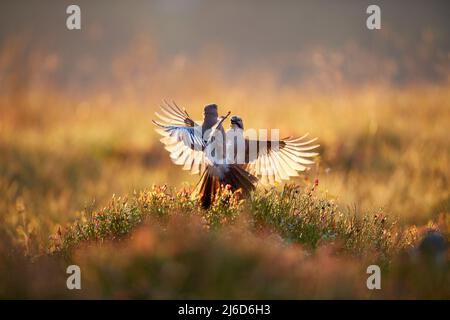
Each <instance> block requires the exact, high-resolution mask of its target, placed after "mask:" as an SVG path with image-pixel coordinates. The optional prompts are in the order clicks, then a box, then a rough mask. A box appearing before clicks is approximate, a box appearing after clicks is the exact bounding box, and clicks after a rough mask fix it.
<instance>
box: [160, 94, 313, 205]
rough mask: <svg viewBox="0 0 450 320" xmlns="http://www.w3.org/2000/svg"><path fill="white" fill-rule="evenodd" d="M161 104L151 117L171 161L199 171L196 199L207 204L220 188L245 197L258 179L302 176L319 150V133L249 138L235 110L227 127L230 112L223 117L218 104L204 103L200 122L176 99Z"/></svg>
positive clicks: (270, 180) (272, 180) (271, 180)
mask: <svg viewBox="0 0 450 320" xmlns="http://www.w3.org/2000/svg"><path fill="white" fill-rule="evenodd" d="M160 107H161V109H160V112H155V115H156V116H157V117H158V118H159V120H152V122H153V124H154V125H155V126H156V128H155V130H156V131H157V132H158V133H159V134H160V135H161V136H162V138H161V139H160V141H161V142H162V143H163V144H164V146H165V149H166V150H167V151H168V152H169V154H170V158H171V160H172V161H173V163H174V164H176V165H180V166H182V169H183V170H188V171H190V172H191V174H199V175H200V180H199V182H198V183H197V185H196V187H195V188H194V191H193V192H192V198H193V199H196V200H199V201H200V203H201V206H202V207H203V208H205V209H207V208H209V207H210V206H211V205H212V203H213V202H214V200H215V199H216V198H217V195H218V193H219V192H220V189H221V188H222V187H228V188H229V189H230V190H231V191H232V192H236V191H239V193H240V194H242V196H244V197H246V196H248V195H250V194H251V192H252V191H254V190H255V189H256V186H257V184H258V183H261V184H263V185H266V184H269V185H273V184H275V183H277V182H281V181H283V180H289V178H290V177H294V176H298V175H299V174H298V172H301V171H305V170H306V169H307V168H308V166H309V165H311V164H313V163H314V162H313V160H311V158H313V157H315V156H317V155H318V153H316V152H313V150H315V149H316V148H317V147H319V145H317V144H313V143H314V142H315V141H316V140H317V138H314V139H309V140H308V139H306V138H307V136H308V134H305V135H303V136H301V137H299V138H292V137H287V138H284V139H277V138H275V139H272V140H266V139H259V138H258V137H257V136H254V137H247V136H246V135H245V134H244V123H243V120H242V118H241V117H239V116H237V115H234V116H232V117H231V118H230V128H229V129H228V130H227V131H225V129H224V127H223V123H224V121H225V120H226V119H227V118H228V117H229V116H230V114H231V112H228V113H227V114H226V115H224V116H220V117H219V113H218V106H217V104H215V103H211V104H207V105H206V106H205V107H204V112H203V122H202V123H198V122H196V121H194V120H193V119H192V118H191V117H190V115H189V113H188V112H187V111H186V109H184V108H181V107H179V106H178V105H177V104H176V103H175V102H174V101H172V102H171V103H169V102H167V101H166V100H163V103H162V104H161V105H160ZM246 133H247V132H246Z"/></svg>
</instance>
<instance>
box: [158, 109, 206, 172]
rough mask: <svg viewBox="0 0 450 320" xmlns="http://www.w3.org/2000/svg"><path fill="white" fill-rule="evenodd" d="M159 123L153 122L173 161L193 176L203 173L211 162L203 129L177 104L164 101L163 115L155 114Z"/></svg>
mask: <svg viewBox="0 0 450 320" xmlns="http://www.w3.org/2000/svg"><path fill="white" fill-rule="evenodd" d="M155 114H156V116H157V117H158V118H159V119H160V120H159V121H155V120H152V122H153V123H154V124H155V125H156V126H157V128H156V132H158V133H159V134H161V135H162V136H163V138H161V142H162V143H163V144H164V145H165V149H166V150H167V151H169V152H170V158H171V159H172V161H173V162H174V163H175V164H177V165H181V166H183V170H190V171H191V173H192V174H198V173H201V172H203V170H204V168H205V167H206V164H207V163H208V162H209V160H208V159H207V158H206V156H205V152H204V149H205V147H206V146H205V142H204V141H203V139H202V127H201V125H199V124H197V123H196V122H195V121H194V120H192V119H191V117H190V116H189V114H188V113H187V112H186V110H184V109H181V108H180V107H179V106H178V105H177V104H176V103H175V102H172V103H168V102H167V101H165V100H164V101H163V104H162V105H161V113H158V112H155Z"/></svg>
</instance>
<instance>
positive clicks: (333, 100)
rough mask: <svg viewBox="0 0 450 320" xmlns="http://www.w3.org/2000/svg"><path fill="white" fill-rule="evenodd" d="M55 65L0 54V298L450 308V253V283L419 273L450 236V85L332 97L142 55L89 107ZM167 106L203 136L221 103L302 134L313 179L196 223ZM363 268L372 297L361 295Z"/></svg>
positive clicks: (146, 49) (206, 62) (120, 68)
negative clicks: (434, 239)
mask: <svg viewBox="0 0 450 320" xmlns="http://www.w3.org/2000/svg"><path fill="white" fill-rule="evenodd" d="M142 57H145V59H141V58H142ZM142 61H145V63H142ZM60 63H61V62H59V60H58V57H55V56H54V55H52V54H48V53H45V52H37V53H36V52H35V53H33V54H28V55H27V54H24V51H23V47H22V44H21V42H20V41H18V42H10V43H8V44H7V46H5V48H3V49H2V50H1V51H0V75H1V78H0V81H1V86H0V297H1V298H11V297H14V298H41V297H43V298H49V297H56V298H77V297H87V298H96V297H97V298H98V297H107V298H420V297H421V298H450V291H449V288H450V286H449V284H450V276H449V272H448V252H447V260H446V264H445V265H444V266H442V265H441V266H435V265H430V264H428V263H425V262H423V261H421V260H420V259H419V260H417V259H416V258H414V257H415V247H416V246H417V244H418V242H419V241H420V238H421V237H422V235H423V234H424V233H425V232H426V231H427V230H430V229H432V230H439V231H440V232H441V233H443V234H444V236H445V237H447V239H449V235H450V218H449V214H450V168H449V165H450V140H449V139H450V135H449V134H448V123H449V120H450V82H449V81H448V80H444V81H440V82H437V83H429V82H427V83H420V82H417V83H410V84H407V85H402V86H393V85H391V84H390V83H383V82H377V83H369V84H365V85H359V86H357V85H354V84H352V85H348V84H346V83H343V82H339V83H337V84H336V86H335V87H332V88H330V86H326V85H322V84H321V83H320V81H319V80H317V79H316V81H319V82H317V83H313V84H295V83H289V84H285V83H282V82H281V80H280V79H279V78H277V77H276V76H270V74H269V73H268V72H267V71H266V70H263V69H262V70H260V71H255V70H252V71H251V72H250V71H249V72H247V73H243V74H241V75H239V76H237V77H236V78H234V79H233V81H230V79H227V78H226V77H225V76H224V73H225V72H224V70H222V69H221V68H222V66H221V64H220V60H219V61H216V60H214V59H208V58H205V57H202V58H201V59H198V60H188V59H186V58H183V57H175V58H174V59H173V60H161V59H160V58H158V56H157V54H156V53H155V49H154V47H153V46H151V45H144V44H139V46H137V50H136V48H134V49H133V50H130V52H129V53H124V55H123V56H120V57H117V58H116V59H115V60H114V61H113V62H112V69H113V73H114V74H115V77H113V78H112V80H111V83H108V84H107V85H106V84H105V85H101V84H98V86H97V87H95V90H94V89H92V90H91V91H92V92H88V93H84V94H79V92H78V91H77V90H75V89H73V90H70V89H64V90H63V89H60V88H58V86H57V84H55V83H54V82H52V81H51V79H52V72H54V71H55V70H56V69H58V67H59V64H60ZM327 67H328V66H327ZM329 72H337V71H336V70H329ZM449 74H450V73H449ZM192 75H195V77H194V80H193V79H192ZM166 97H169V98H174V99H176V101H177V102H178V104H180V105H182V106H184V107H185V108H186V109H188V110H189V112H190V113H191V115H193V116H194V118H196V119H201V111H202V106H203V105H204V104H205V103H207V102H210V101H215V102H217V103H218V104H219V107H221V111H222V112H223V113H226V112H227V111H228V110H230V111H232V113H233V114H239V115H240V116H242V118H243V119H244V122H245V125H246V126H247V127H253V128H279V129H280V132H281V135H286V136H287V135H290V134H295V135H301V134H303V133H304V132H309V133H310V134H311V135H312V136H317V137H319V143H320V144H321V147H320V156H319V157H318V158H317V159H316V166H315V167H313V168H311V170H309V171H308V172H306V173H305V174H304V175H301V176H300V177H299V178H297V179H294V180H293V181H292V183H291V184H288V185H280V186H275V187H273V188H267V187H265V188H259V189H258V191H257V192H256V193H255V194H253V195H252V197H251V198H250V199H247V200H242V199H240V198H239V197H238V196H237V195H235V194H231V193H230V192H229V191H228V190H227V189H224V190H222V194H221V197H220V199H219V201H217V202H216V203H215V204H214V205H213V206H212V207H211V208H210V209H209V210H206V211H205V210H202V209H201V208H200V207H199V206H198V204H197V203H195V202H194V201H192V200H191V199H190V192H191V190H192V187H193V186H194V184H195V182H196V180H197V179H198V177H197V176H189V175H188V174H187V173H186V172H183V171H181V168H179V167H176V166H175V165H174V164H172V163H171V162H170V159H169V157H168V154H167V152H166V151H165V150H164V149H163V147H162V145H161V144H160V142H159V141H158V136H157V134H156V133H155V132H154V131H153V127H152V125H151V122H150V120H151V119H152V118H153V112H154V111H155V110H156V109H157V108H158V104H159V101H160V99H161V98H166ZM274 108H276V109H277V110H279V111H282V112H277V113H274V112H273V110H274ZM256 111H257V112H256ZM72 263H75V264H78V265H80V267H81V270H82V274H83V290H81V291H77V292H75V291H69V290H67V289H66V287H65V281H66V276H67V275H66V273H65V268H66V267H67V265H69V264H72ZM370 264H379V265H380V266H381V267H382V271H383V280H382V281H383V282H382V290H380V291H369V290H367V288H366V279H367V274H366V268H367V266H368V265H370ZM424 275H426V276H424Z"/></svg>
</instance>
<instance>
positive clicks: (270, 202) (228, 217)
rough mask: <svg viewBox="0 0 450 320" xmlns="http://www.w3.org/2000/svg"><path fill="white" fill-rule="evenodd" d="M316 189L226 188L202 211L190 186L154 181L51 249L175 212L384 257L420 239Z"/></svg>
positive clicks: (210, 223) (90, 217)
mask: <svg viewBox="0 0 450 320" xmlns="http://www.w3.org/2000/svg"><path fill="white" fill-rule="evenodd" d="M316 192H317V191H315V187H312V188H306V189H305V190H301V188H300V187H299V186H296V185H286V186H285V187H284V188H283V189H281V190H277V189H276V188H272V189H270V190H268V191H259V192H257V193H255V194H254V195H253V196H252V197H251V199H249V200H248V201H245V200H242V199H240V194H239V192H237V193H234V194H233V193H232V192H231V191H230V190H229V189H227V188H222V190H221V192H219V197H218V199H217V200H216V201H215V202H214V203H213V205H212V206H211V208H210V209H208V210H203V209H201V208H200V207H199V205H198V204H197V203H196V202H195V201H194V200H192V199H191V197H190V193H189V191H188V190H185V189H183V190H181V191H178V192H177V191H176V190H172V189H169V188H167V187H166V186H162V187H161V186H153V187H152V188H151V189H150V190H146V191H143V192H140V193H134V194H133V196H132V197H131V198H128V197H125V198H120V197H115V196H113V198H112V199H111V201H110V203H109V204H108V205H107V206H106V207H105V208H103V209H101V210H99V211H97V212H92V213H90V214H87V213H83V214H82V216H81V218H80V219H79V220H77V221H76V222H74V223H73V224H72V225H70V226H68V227H67V228H66V230H64V232H62V234H60V235H55V236H54V237H53V238H52V239H54V241H53V243H52V251H61V250H62V251H67V250H70V249H71V248H73V247H74V246H76V245H78V244H79V243H81V242H85V241H100V242H103V241H105V240H115V239H122V238H124V237H126V236H128V235H129V234H130V232H131V231H132V230H133V229H134V228H135V227H137V226H138V225H139V224H140V223H141V222H142V221H144V220H145V219H147V218H149V217H152V218H156V219H157V220H156V221H158V223H162V224H164V223H165V221H167V219H168V218H170V217H173V216H176V215H182V216H188V217H189V216H196V217H198V218H200V219H201V220H202V221H203V222H204V225H205V227H206V228H208V229H212V230H219V229H220V228H221V227H222V226H227V225H232V224H235V223H236V221H241V220H239V219H238V218H239V216H240V215H242V216H245V217H246V218H247V220H249V221H250V223H251V225H252V228H253V229H254V230H255V231H257V230H260V229H263V228H269V229H271V230H273V232H276V233H278V234H279V235H280V236H281V237H282V238H283V239H284V240H285V241H286V242H287V243H290V242H295V243H300V244H302V245H304V246H305V247H307V248H310V249H314V248H316V247H317V246H319V245H322V244H325V243H334V244H338V245H340V246H341V247H342V249H343V250H344V251H345V252H347V253H349V254H353V255H358V256H360V255H364V254H366V255H367V254H369V253H370V254H375V255H378V256H379V257H380V258H383V259H388V258H389V255H390V254H391V253H393V252H397V251H399V250H401V249H404V248H406V247H408V246H411V245H412V244H413V242H414V241H415V238H414V235H413V234H411V233H407V232H403V231H402V230H397V229H396V228H395V222H391V221H389V220H388V219H387V217H386V216H384V215H382V214H375V215H369V214H360V213H359V214H358V213H355V212H353V213H350V212H344V211H342V210H340V209H339V208H338V206H337V205H336V204H335V203H334V201H332V200H328V199H326V198H321V197H319V196H317V195H316ZM400 240H402V241H400Z"/></svg>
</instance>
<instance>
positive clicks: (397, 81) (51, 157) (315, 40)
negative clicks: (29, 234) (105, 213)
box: [0, 0, 450, 242]
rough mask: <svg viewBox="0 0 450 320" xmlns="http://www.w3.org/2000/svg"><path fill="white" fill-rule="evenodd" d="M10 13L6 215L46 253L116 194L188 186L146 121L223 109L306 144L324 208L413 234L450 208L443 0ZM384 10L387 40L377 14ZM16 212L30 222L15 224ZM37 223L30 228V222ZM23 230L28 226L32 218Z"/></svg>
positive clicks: (5, 48) (139, 5) (29, 4)
mask: <svg viewBox="0 0 450 320" xmlns="http://www.w3.org/2000/svg"><path fill="white" fill-rule="evenodd" d="M72 3H73V2H72V1H56V0H42V1H22V0H19V1H10V0H3V1H1V4H0V216H1V220H2V222H3V225H4V226H9V227H10V228H11V230H13V231H11V232H13V233H14V232H16V230H17V227H18V226H19V225H24V226H25V227H24V228H26V229H27V230H28V229H30V230H33V232H34V233H35V234H36V235H37V237H38V238H41V239H43V241H44V242H45V241H46V240H45V239H47V237H48V234H50V233H52V232H55V230H56V228H57V226H58V225H59V224H64V223H66V222H68V221H73V220H75V219H77V217H78V216H77V215H78V214H79V212H80V211H81V210H84V208H87V207H92V208H94V209H95V208H98V207H102V206H103V205H104V203H105V202H106V201H107V200H108V199H110V197H111V195H112V194H127V193H131V192H133V190H141V189H145V188H148V187H150V186H151V185H152V184H154V183H157V184H163V183H167V184H169V185H174V186H186V185H189V186H192V185H193V183H195V181H196V179H198V177H192V176H189V175H188V173H186V172H182V171H181V169H180V168H179V167H176V166H175V165H173V164H172V163H171V162H170V160H169V158H168V154H167V152H166V151H165V150H164V149H163V147H162V145H161V144H160V143H159V141H158V137H157V135H156V134H155V132H154V130H153V127H152V125H151V122H150V120H151V119H152V118H153V117H154V115H153V112H154V111H155V110H157V108H158V105H159V103H160V101H161V99H163V98H166V99H173V100H175V101H176V102H177V103H178V104H179V105H181V106H184V107H185V108H186V109H187V110H188V111H189V112H190V113H191V115H192V116H193V117H194V118H195V119H201V116H202V109H203V106H204V105H205V104H207V103H210V102H216V103H218V104H219V107H220V108H221V109H220V110H221V111H222V112H223V113H225V112H226V111H228V110H230V111H232V113H233V114H239V115H241V116H242V117H243V119H244V121H245V125H246V126H247V127H252V128H279V129H280V131H281V135H282V136H285V135H286V136H287V135H289V134H294V135H302V134H304V133H305V132H309V133H310V134H311V135H312V136H317V137H318V138H319V142H320V144H321V150H320V157H319V158H318V159H317V165H316V166H315V167H314V168H312V170H310V171H309V172H308V173H307V174H305V175H304V176H301V177H299V178H298V179H296V180H295V181H296V182H297V183H299V184H301V185H308V184H310V182H311V181H314V179H319V181H320V183H319V188H320V190H321V192H323V193H324V194H326V196H327V197H329V198H332V199H336V201H337V202H338V203H340V204H342V205H343V206H348V207H355V208H357V209H358V210H363V211H364V210H365V211H376V210H382V211H383V212H385V213H386V214H388V215H393V216H396V217H399V218H400V221H401V222H403V223H426V222H427V221H429V220H430V219H434V218H435V217H437V215H438V214H440V213H443V212H444V213H447V212H449V211H450V210H449V206H450V196H449V190H450V189H449V184H450V169H449V163H450V141H449V134H448V124H449V120H450V91H449V89H450V87H449V80H450V78H449V76H450V28H449V26H450V22H449V19H448V13H449V9H450V3H449V2H448V1H395V2H393V1H375V2H374V1H351V0H345V1H323V0H321V1H289V0H284V1H266V0H258V1H256V0H253V1H252V0H245V1H211V0H208V1H207V0H164V1H163V0H159V1H156V0H155V1H141V0H136V1H133V2H132V3H129V2H124V1H115V0H114V1H113V0H108V1H103V0H98V1H95V2H94V1H83V0H80V1H76V4H78V5H79V6H80V8H81V25H82V29H81V30H72V31H70V30H67V28H66V18H67V16H68V15H67V14H66V8H67V6H68V5H69V4H72ZM369 4H378V5H379V6H380V7H381V23H382V28H381V30H374V31H373V30H368V29H367V28H366V19H367V16H368V15H367V14H366V8H367V6H368V5H369ZM18 213H20V214H18ZM24 216H26V218H23V217H24ZM21 219H22V220H23V219H26V221H27V222H26V223H23V221H22V220H21Z"/></svg>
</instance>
